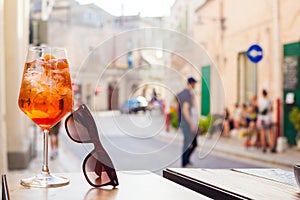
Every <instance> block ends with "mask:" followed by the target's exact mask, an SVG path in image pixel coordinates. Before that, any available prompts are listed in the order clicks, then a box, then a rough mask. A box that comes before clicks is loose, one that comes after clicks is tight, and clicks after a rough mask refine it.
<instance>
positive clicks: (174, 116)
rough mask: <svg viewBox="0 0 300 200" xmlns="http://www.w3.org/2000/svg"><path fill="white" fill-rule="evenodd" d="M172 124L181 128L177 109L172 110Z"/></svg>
mask: <svg viewBox="0 0 300 200" xmlns="http://www.w3.org/2000/svg"><path fill="white" fill-rule="evenodd" d="M170 124H171V127H173V128H176V129H177V128H179V123H178V114H177V112H176V111H175V110H174V111H171V112H170Z"/></svg>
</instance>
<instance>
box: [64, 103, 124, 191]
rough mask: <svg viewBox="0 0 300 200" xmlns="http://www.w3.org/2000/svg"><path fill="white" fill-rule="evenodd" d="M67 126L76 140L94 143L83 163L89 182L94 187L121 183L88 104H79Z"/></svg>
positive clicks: (67, 120) (69, 132) (71, 136)
mask: <svg viewBox="0 0 300 200" xmlns="http://www.w3.org/2000/svg"><path fill="white" fill-rule="evenodd" d="M65 128H66V131H67V134H68V136H69V137H70V138H71V139H72V140H73V141H74V142H77V143H93V144H94V149H93V150H92V151H91V152H90V153H89V154H88V155H87V156H86V158H85V159H84V161H83V164H82V170H83V173H84V176H85V178H86V180H87V182H88V183H89V184H90V185H91V186H93V187H101V186H106V185H112V186H114V187H115V186H117V185H119V182H118V177H117V173H116V170H115V168H114V165H113V163H112V161H111V159H110V157H109V155H108V154H107V152H106V151H105V149H104V148H103V146H102V144H101V142H100V140H99V136H98V130H97V126H96V123H95V121H94V118H93V116H92V114H91V112H90V111H89V109H88V107H87V106H86V105H84V104H83V105H81V106H79V108H78V109H77V110H75V111H73V112H72V113H71V114H70V115H69V116H68V117H67V118H66V121H65Z"/></svg>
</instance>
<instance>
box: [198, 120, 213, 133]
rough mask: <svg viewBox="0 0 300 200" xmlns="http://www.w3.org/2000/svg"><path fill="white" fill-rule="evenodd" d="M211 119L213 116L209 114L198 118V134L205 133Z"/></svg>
mask: <svg viewBox="0 0 300 200" xmlns="http://www.w3.org/2000/svg"><path fill="white" fill-rule="evenodd" d="M212 120H213V117H212V116H211V115H208V116H206V117H203V118H200V120H199V130H200V134H205V133H207V131H208V130H209V128H210V125H211V122H212Z"/></svg>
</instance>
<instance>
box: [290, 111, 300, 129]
mask: <svg viewBox="0 0 300 200" xmlns="http://www.w3.org/2000/svg"><path fill="white" fill-rule="evenodd" d="M289 119H290V121H291V123H292V124H293V125H294V127H295V129H296V130H297V131H300V111H299V109H298V107H293V109H292V111H291V112H290V113H289Z"/></svg>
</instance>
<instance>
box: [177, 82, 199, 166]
mask: <svg viewBox="0 0 300 200" xmlns="http://www.w3.org/2000/svg"><path fill="white" fill-rule="evenodd" d="M196 83H197V81H196V80H195V79H194V78H193V77H190V78H188V79H187V85H186V87H185V88H184V89H183V90H182V91H181V92H179V93H178V94H177V100H178V103H179V106H178V121H179V128H180V129H181V130H182V132H183V152H182V156H181V161H182V163H181V164H182V167H192V166H193V165H192V163H191V162H190V157H191V154H192V153H193V152H194V150H195V148H196V147H197V137H196V136H197V132H198V126H197V124H195V121H198V119H193V114H192V110H193V108H192V107H193V103H194V100H193V96H194V95H193V92H194V88H195V85H196Z"/></svg>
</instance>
